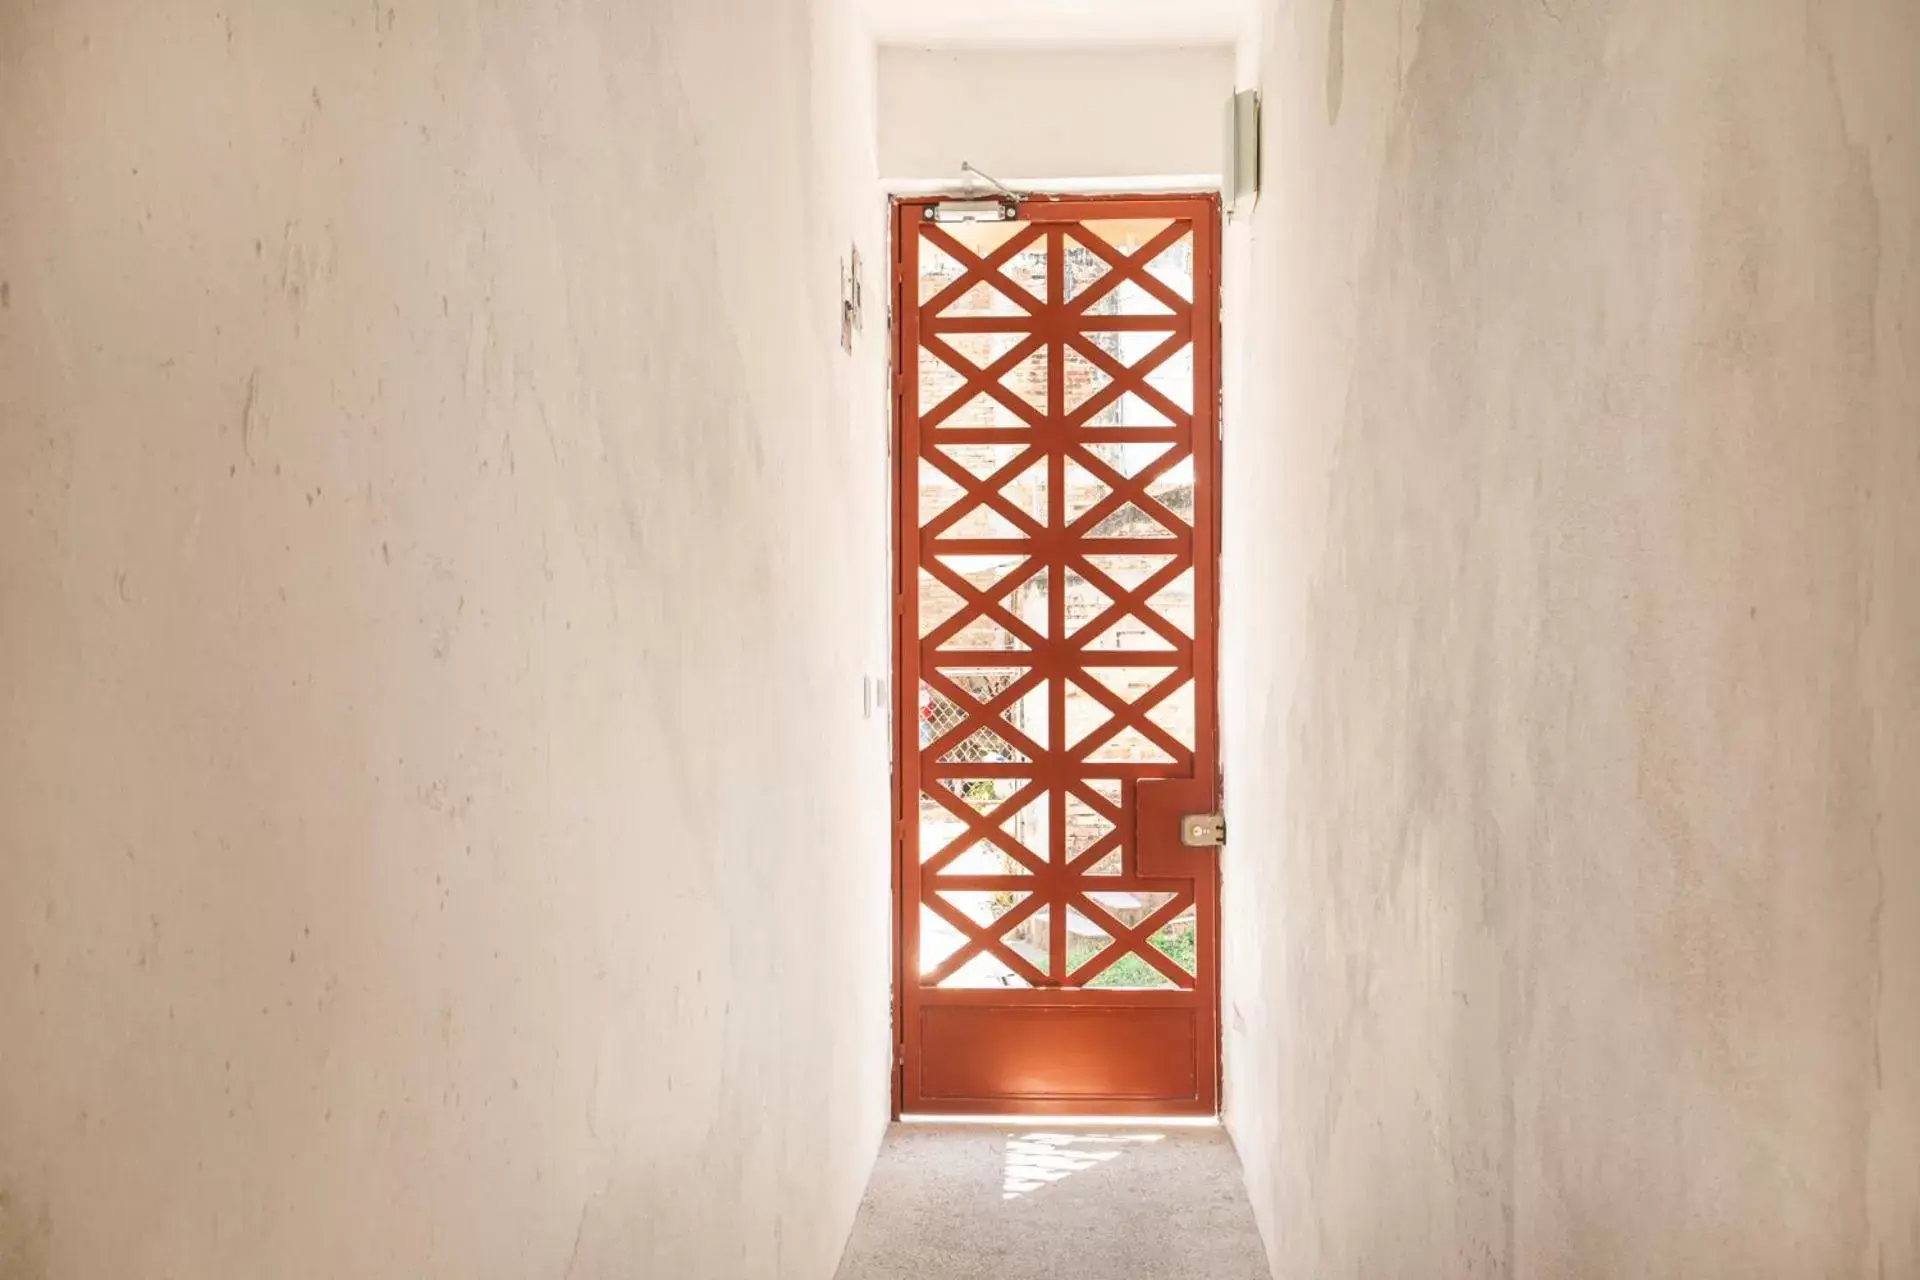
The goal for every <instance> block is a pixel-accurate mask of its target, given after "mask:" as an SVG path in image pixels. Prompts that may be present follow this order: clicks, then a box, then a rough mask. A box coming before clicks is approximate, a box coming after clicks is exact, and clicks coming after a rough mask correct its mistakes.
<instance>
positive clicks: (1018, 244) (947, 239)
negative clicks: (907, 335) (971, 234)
mask: <svg viewBox="0 0 1920 1280" xmlns="http://www.w3.org/2000/svg"><path fill="white" fill-rule="evenodd" d="M920 234H921V236H922V237H924V238H925V239H927V240H929V241H932V242H933V244H934V245H935V246H936V247H938V248H939V249H940V250H941V252H943V253H945V254H946V255H947V256H948V257H950V258H952V259H953V260H954V261H955V262H957V263H959V264H960V278H959V279H958V280H956V281H954V282H953V283H952V284H950V285H948V286H946V288H944V289H942V290H940V292H938V293H936V294H934V295H933V297H931V298H929V299H927V301H926V302H925V303H923V304H921V307H920V317H921V319H920V322H921V324H923V325H924V324H926V323H927V322H928V321H930V320H932V319H934V318H935V317H937V316H939V314H940V313H941V312H942V311H945V310H946V309H947V308H948V307H950V306H952V305H953V304H954V303H956V302H958V301H959V300H960V299H961V298H964V297H965V296H966V295H967V294H968V292H969V291H971V290H972V288H973V286H975V285H976V284H988V285H992V286H993V287H994V288H995V289H998V290H999V291H1000V292H1001V293H1003V294H1005V295H1006V296H1007V297H1008V298H1009V299H1011V300H1012V301H1013V303H1014V305H1016V306H1018V307H1020V308H1021V309H1022V310H1023V311H1026V312H1027V313H1029V314H1032V313H1033V312H1034V311H1036V310H1038V309H1039V308H1040V306H1041V302H1040V300H1039V299H1038V298H1035V297H1033V296H1032V295H1031V294H1029V293H1027V292H1026V291H1025V290H1023V289H1021V288H1020V287H1019V286H1018V285H1015V284H1013V283H1012V282H1011V281H1009V280H1008V279H1007V278H1006V277H1005V276H1004V275H1003V274H1002V273H1001V270H1000V269H1001V268H1002V267H1004V266H1006V265H1007V263H1009V262H1012V261H1013V260H1014V259H1015V258H1016V257H1018V256H1019V255H1020V254H1021V253H1022V252H1023V251H1025V250H1026V248H1027V247H1028V246H1029V245H1031V244H1032V243H1033V242H1034V241H1036V240H1038V239H1040V237H1041V236H1043V235H1045V234H1046V227H1045V226H1044V225H1042V224H1040V223H1037V222H1030V223H1028V224H1027V225H1026V226H1024V227H1022V228H1021V229H1020V230H1019V231H1016V232H1014V234H1013V235H1012V236H1011V237H1010V238H1009V239H1008V240H1007V241H1006V243H1004V244H1002V245H1001V246H1000V247H999V248H997V249H994V250H992V251H991V252H989V253H988V254H987V255H986V256H985V257H982V256H981V255H979V254H977V253H975V252H974V251H973V250H971V249H969V248H967V246H965V245H963V244H961V243H960V242H959V241H958V240H956V239H954V238H953V237H952V236H951V235H949V234H947V232H946V231H945V230H944V229H943V228H941V227H939V226H936V225H933V224H931V223H926V224H922V226H921V228H920Z"/></svg>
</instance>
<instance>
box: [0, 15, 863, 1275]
mask: <svg viewBox="0 0 1920 1280" xmlns="http://www.w3.org/2000/svg"><path fill="white" fill-rule="evenodd" d="M853 22H854V19H853V16H852V15H851V14H850V13H847V12H842V11H841V9H840V6H838V5H835V4H829V3H825V2H824V0H823V2H822V3H818V4H807V3H802V2H801V0H760V2H753V3H749V2H748V0H698V2H697V3H695V2H694V0H669V2H667V3H658V4H643V5H627V4H616V3H600V2H599V0H589V2H587V3H568V4H552V3H545V2H541V0H509V2H507V3H502V4H488V5H474V4H470V3H466V2H465V0H424V2H417V3H408V4H392V5H389V4H386V3H380V4H365V3H359V4H346V3H340V4H297V5H260V6H248V5H238V6H235V5H230V4H216V3H213V2H212V0H181V2H179V3H170V4H164V5H161V4H138V3H116V2H114V0H64V2H62V3H58V4H47V3H42V4H35V3H31V2H28V3H10V4H5V5H0V1275H5V1276H6V1277H8V1280H104V1278H106V1277H113V1278H114V1280H134V1278H135V1277H142V1278H145V1277H152V1278H155V1280H158V1278H159V1277H167V1276H173V1277H180V1278H182V1280H185V1278H188V1277H193V1278H208V1280H211V1278H213V1277H275V1278H276V1280H280V1278H284V1280H297V1278H299V1277H323V1276H324V1277H338V1276H353V1277H365V1278H369V1280H370V1278H374V1277H391V1278H393V1280H400V1278H402V1277H405V1278H407V1280H415V1278H420V1277H448V1278H455V1277H457V1278H458V1280H476V1278H480V1277H499V1278H500V1280H535V1278H544V1280H561V1277H571V1278H572V1280H585V1278H587V1277H608V1278H612V1277H631V1276H637V1275H649V1276H685V1277H729V1278H732V1277H773V1276H783V1277H806V1278H807V1280H818V1278H819V1277H823V1276H826V1275H828V1274H830V1273H831V1270H832V1266H833V1261H834V1258H835V1257H836V1255H837V1253H838V1250H839V1248H840V1244H841V1241H842V1240H843V1238H844V1234H845V1231H846V1229H847V1227H848V1226H849V1224H850V1222H851V1219H852V1214H853V1211H854V1208H855V1205H856V1202H857V1197H858V1195H859V1193H860V1190H861V1187H862V1184H863V1182H864V1180H865V1176H866V1172H867V1168H868V1165H869V1162H870V1159H871V1156H872V1153H873V1151H874V1149H875V1147H876V1145H877V1142H878V1139H879V1136H880V1132H881V1128H882V1126H883V1123H884V1120H885V1116H886V1109H887V1087H888V1051H889V1037H888V1026H887V1017H888V1014H887V991H886V984H887V971H888V966H887V946H888V941H887V938H888V865H889V864H888V858H889V847H888V817H887V814H888V800H887V794H888V793H887V781H886V728H885V724H884V721H883V719H881V718H877V717H876V718H873V719H866V718H863V715H862V688H861V685H862V680H863V678H865V677H867V676H868V675H871V674H878V673H884V671H885V669H886V662H887V654H886V609H887V601H886V596H885V590H886V588H885V583H886V571H885V563H884V561H885V542H884V538H885V530H886V527H887V512H886V502H885V491H884V477H885V467H884V461H883V459H884V450H885V435H884V427H883V423H882V419H881V410H880V404H881V396H882V394H883V388H884V385H885V380H884V372H883V371H884V344H885V332H884V323H879V322H875V321H873V320H870V321H869V324H868V326H867V330H866V333H865V334H864V336H863V337H862V339H861V341H860V346H859V351H858V354H857V355H856V356H855V357H852V358H849V357H847V356H845V355H843V354H842V353H841V351H840V350H839V345H838V343H839V332H838V325H837V320H836V316H837V305H838V303H837V286H836V274H837V264H838V260H839V258H840V257H841V256H842V255H843V254H844V253H845V249H846V245H847V244H848V242H849V241H852V240H858V241H859V243H860V244H861V246H862V248H863V250H864V251H865V255H866V258H867V261H868V263H869V267H868V272H869V274H868V279H867V284H868V286H869V290H870V296H884V284H883V281H884V271H883V267H882V265H881V264H883V263H884V261H885V246H884V242H883V238H882V235H883V230H882V225H881V214H882V205H881V203H880V201H879V200H878V199H877V197H876V195H875V192H874V188H873V186H872V176H873V156H872V149H871V138H872V117H871V94H872V68H871V63H870V61H869V60H863V59H861V58H860V57H859V56H858V53H859V45H858V42H857V40H856V39H855V36H854V28H853Z"/></svg>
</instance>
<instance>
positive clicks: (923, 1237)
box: [836, 1123, 1268, 1280]
mask: <svg viewBox="0 0 1920 1280" xmlns="http://www.w3.org/2000/svg"><path fill="white" fill-rule="evenodd" d="M1267 1277H1268V1273H1267V1262H1266V1256H1265V1253H1264V1252H1263V1250H1262V1248H1261V1244H1260V1235H1259V1232H1258V1230H1257V1229H1256V1228H1255V1226H1254V1222H1253V1207H1252V1206H1251V1205H1250V1204H1249V1203H1248V1202H1247V1194H1246V1190H1245V1188H1244V1187H1243V1186H1242V1185H1241V1179H1240V1161H1239V1157H1238V1156H1236V1155H1235V1154H1234V1151H1233V1144H1232V1143H1231V1142H1229V1141H1228V1140H1227V1136H1226V1134H1225V1132H1223V1131H1222V1130H1220V1129H1219V1128H1216V1127H1190V1126H1181V1125H1158V1126H1156V1125H1153V1124H1151V1123H1146V1124H1136V1125H1126V1126H1114V1127H1104V1126H1100V1127H1096V1126H1069V1127H1060V1126H1048V1125H1046V1124H1039V1125H1028V1124H1009V1125H1007V1126H1006V1127H997V1126H993V1125H964V1126H932V1125H930V1126H919V1125H906V1126H900V1125H896V1126H895V1127H894V1128H893V1130H892V1131H891V1132H890V1133H889V1134H888V1135H887V1141H886V1145H885V1146H883V1147H882V1148H881V1150H880V1161H879V1164H878V1165H877V1166H876V1167H875V1169H874V1172H873V1182H872V1184H871V1186H869V1188H868V1190H867V1195H866V1199H865V1200H864V1201H863V1202H862V1204H861V1206H860V1215H859V1217H858V1218H856V1219H855V1220H854V1227H853V1237H852V1239H851V1240H850V1241H849V1242H848V1244H847V1252H846V1255H845V1256H844V1257H843V1258H842V1259H841V1261H840V1269H839V1272H838V1273H837V1275H836V1280H1267Z"/></svg>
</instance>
